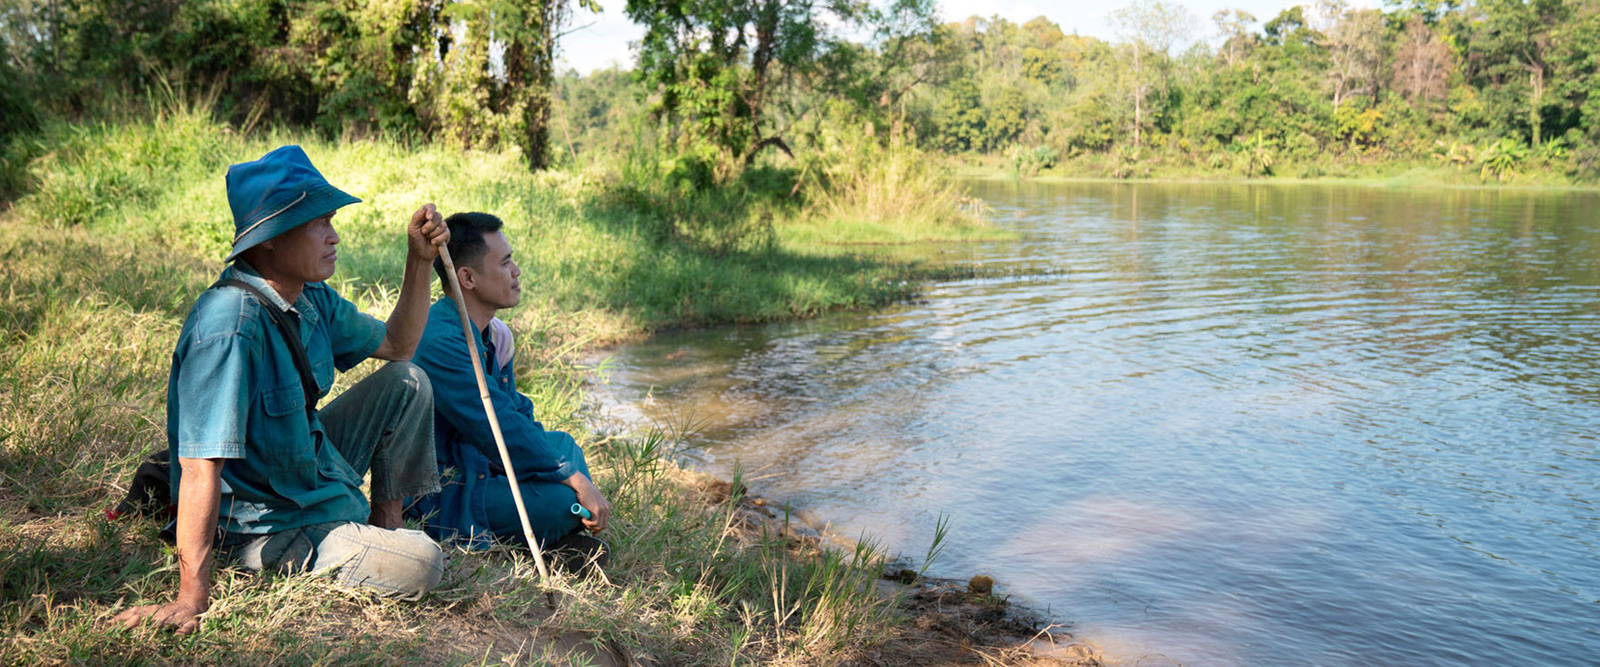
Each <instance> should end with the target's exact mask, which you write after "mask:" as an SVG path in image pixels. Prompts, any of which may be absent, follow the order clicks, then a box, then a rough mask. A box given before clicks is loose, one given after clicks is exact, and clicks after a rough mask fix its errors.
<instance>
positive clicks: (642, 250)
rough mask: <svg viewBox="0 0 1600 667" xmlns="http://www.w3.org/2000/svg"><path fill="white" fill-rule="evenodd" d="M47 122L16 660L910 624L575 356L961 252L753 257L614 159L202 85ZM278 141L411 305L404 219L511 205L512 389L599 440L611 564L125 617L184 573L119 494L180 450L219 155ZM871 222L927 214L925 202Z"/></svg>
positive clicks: (395, 652) (19, 274) (2, 274)
mask: <svg viewBox="0 0 1600 667" xmlns="http://www.w3.org/2000/svg"><path fill="white" fill-rule="evenodd" d="M29 140H30V141H32V142H33V143H32V145H31V147H30V154H32V155H36V156H38V157H37V159H35V160H34V161H33V162H32V163H31V165H30V167H29V176H28V181H29V185H30V188H31V191H30V194H28V195H26V196H24V197H22V198H21V199H19V200H17V201H16V202H14V206H13V208H12V209H11V210H10V211H9V212H7V213H5V214H4V215H3V216H0V506H3V507H5V508H6V512H5V514H4V515H3V518H0V664H53V663H77V662H88V663H115V664H148V663H204V664H219V663H220V664H230V663H251V664H254V663H264V662H272V663H275V664H330V663H339V664H346V663H354V664H386V665H390V664H394V663H396V662H400V663H415V664H440V663H443V664H469V663H470V664H478V663H484V662H487V663H498V662H534V663H541V662H576V663H582V662H584V661H586V660H588V659H590V658H593V657H594V656H597V655H600V654H603V653H613V654H614V653H617V652H619V651H626V652H629V653H631V654H632V655H633V656H634V657H635V658H638V659H640V660H643V661H646V662H649V661H654V662H656V663H660V664H741V663H751V662H760V663H770V662H786V663H800V664H833V663H837V662H840V661H847V660H852V659H859V658H861V657H862V656H863V655H865V652H867V651H871V650H874V647H877V646H881V645H882V644H883V643H884V642H886V641H890V640H891V638H893V637H894V636H896V635H895V633H896V630H895V625H894V623H893V620H894V619H895V617H896V614H897V612H896V610H895V609H896V607H895V603H894V602H893V600H889V599H885V598H884V597H882V596H880V595H879V594H877V593H876V592H875V587H874V585H873V582H874V581H875V580H876V578H877V575H878V572H879V568H880V567H881V561H882V554H880V553H878V552H877V551H876V550H874V549H872V548H871V546H870V544H864V545H863V546H861V547H860V548H858V549H857V550H856V551H854V552H848V553H841V552H834V551H825V550H819V549H817V548H815V547H814V546H810V545H808V544H806V543H803V542H797V541H794V540H790V539H787V538H782V537H779V536H777V535H776V534H775V533H772V532H770V531H768V532H763V531H760V530H753V529H750V528H748V527H745V528H741V527H740V526H743V525H744V524H745V522H744V520H743V519H741V518H740V516H741V515H740V513H739V509H738V508H739V504H738V499H737V498H731V499H730V498H726V497H715V496H714V494H710V495H708V493H707V492H706V491H705V490H704V489H705V488H706V486H707V481H706V480H704V479H702V478H700V477H698V476H697V475H695V474H693V473H691V472H688V471H685V470H684V469H682V468H680V467H678V466H677V465H676V464H675V463H674V461H675V460H677V456H678V455H679V454H680V453H681V451H680V448H682V447H684V446H686V445H685V443H683V442H681V441H679V440H676V439H669V438H667V437H665V436H663V435H661V434H648V435H640V436H629V435H606V434H596V433H594V432H592V431H591V430H590V428H589V425H588V424H587V423H586V422H585V419H584V412H583V409H582V406H583V400H584V396H583V385H582V382H583V377H584V373H585V372H586V369H584V368H581V367H578V366H575V365H574V363H573V361H572V359H574V358H575V357H574V355H573V354H572V353H573V352H575V351H577V350H579V349H582V348H584V347H587V346H591V345H594V344H596V343H601V342H608V341H616V340H621V339H625V338H628V337H631V336H638V335H643V334H648V333H649V332H651V331H653V330H656V329H659V328H662V327H671V326H692V325H702V324H710V323H720V322H745V321H761V320H770V319H776V318H786V317H800V316H807V315H811V314H815V313H818V312H821V311H825V310H829V309H835V308H854V307H870V306H874V305H879V304H883V303H887V302H890V301H893V300H897V299H903V298H906V297H907V296H909V295H910V294H912V292H913V290H914V289H915V286H916V284H917V282H918V280H919V279H920V278H923V277H927V276H930V275H942V273H941V272H944V271H946V269H940V268H938V267H923V266H920V265H917V264H914V263H910V262H906V261H898V260H893V259H885V258H883V257H864V256H858V255H856V254H851V253H841V252H837V251H833V250H829V249H826V248H822V247H821V246H817V247H804V246H800V245H796V244H798V243H799V241H796V240H793V239H784V238H778V239H777V240H776V242H769V243H765V244H762V246H761V247H758V248H750V249H743V250H741V249H737V248H730V247H726V246H724V247H717V246H716V245H715V244H709V245H708V244H706V243H703V242H701V241H698V240H696V239H694V238H686V237H685V236H684V235H682V234H670V233H669V234H663V233H662V230H663V229H669V228H672V226H673V225H676V224H678V223H679V222H681V220H674V219H664V218H662V217H661V216H659V215H655V214H654V213H652V211H650V210H649V209H642V208H640V207H637V206H628V205H626V197H623V198H619V197H617V196H615V193H616V192H618V191H619V189H623V188H624V187H625V186H628V185H629V184H628V183H625V182H624V183H619V182H618V179H619V178H622V177H621V176H619V173H621V172H620V171H608V170H607V169H606V168H604V167H591V168H589V169H587V170H584V171H573V172H555V173H544V174H537V175H535V174H529V173H527V172H526V171H524V170H523V169H522V168H521V166H520V165H519V164H518V163H517V161H516V159H515V157H514V156H511V155H504V154H485V153H475V152H465V151H458V150H451V149H446V148H441V147H420V148H407V147H405V146H402V145H400V144H397V143H392V142H384V141H373V142H358V143H330V142H325V141H322V140H318V139H315V138H311V137H304V136H298V135H291V134H281V133H279V134H269V135H267V136H260V137H242V136H239V135H237V134H235V133H233V132H231V131H230V130H228V129H227V128H226V127H224V126H220V125H218V124H215V123H213V122H212V121H210V120H209V118H207V116H206V114H205V113H204V112H203V111H202V110H197V109H192V108H183V107H175V108H169V109H166V110H162V111H158V112H157V113H153V114H152V115H151V118H149V119H147V120H139V119H128V120H123V121H121V122H103V123H86V124H68V123H61V122H56V123H49V124H47V125H46V127H45V128H44V129H43V131H42V132H41V133H40V134H39V135H38V136H35V137H32V138H30V139H29ZM283 143H299V144H301V145H303V146H304V147H305V148H306V150H307V152H308V153H309V154H310V155H311V157H312V159H313V160H314V161H315V162H316V163H317V164H318V166H319V167H320V168H321V169H322V170H323V171H324V173H325V174H326V175H327V176H328V177H329V179H330V180H331V181H332V182H333V183H335V184H338V185H340V186H341V187H343V188H345V189H346V190H348V191H350V192H352V193H353V194H355V195H357V196H358V197H361V198H362V199H364V200H365V203H363V204H360V205H357V206H354V207H351V208H349V209H347V210H346V211H343V212H341V213H340V215H339V216H338V217H336V218H335V224H336V227H337V229H338V230H339V232H340V234H341V235H342V239H343V240H342V252H341V260H340V269H339V273H338V274H337V275H336V276H335V279H334V280H333V281H332V282H333V283H334V284H335V285H336V286H337V287H338V288H339V289H340V290H341V291H342V292H343V293H344V294H346V295H347V296H350V297H351V298H352V299H353V300H355V301H356V303H357V304H358V305H359V306H360V307H362V308H363V309H364V310H366V311H368V312H371V313H373V314H377V315H380V316H382V315H385V314H387V312H388V309H389V308H390V306H391V304H392V303H393V301H394V297H395V292H394V290H395V283H396V281H397V280H398V276H399V272H400V271H399V267H400V262H401V259H402V254H401V253H402V252H403V241H402V239H401V229H402V226H403V225H404V222H405V221H406V219H407V218H408V217H409V214H410V212H411V211H412V210H414V209H415V208H416V207H417V206H419V205H421V204H422V203H424V202H428V201H432V202H435V203H437V204H438V205H439V206H440V208H441V209H442V210H443V211H445V212H447V213H448V212H454V211H459V210H485V211H490V212H494V213H496V214H498V215H500V216H501V217H502V218H504V219H505V220H506V221H507V223H508V235H509V236H510V237H511V238H512V241H513V245H514V247H516V248H517V250H518V252H519V256H520V259H521V262H522V265H523V269H524V275H523V285H524V303H525V305H523V306H521V307H519V308H518V309H516V310H515V311H513V312H512V314H511V317H510V319H511V322H512V326H513V327H515V328H516V329H518V331H519V333H520V335H519V337H518V342H519V351H518V352H519V354H518V359H519V360H520V363H521V368H519V372H520V373H521V374H522V375H523V376H524V377H525V378H528V381H525V382H523V383H521V384H522V386H523V387H524V388H525V390H526V391H527V392H528V393H529V395H530V397H531V398H532V399H533V400H534V402H535V404H536V405H537V406H538V410H539V414H540V416H541V418H542V419H543V420H544V421H545V422H546V423H547V424H549V425H551V426H552V427H553V428H561V429H565V430H568V431H570V432H572V433H574V435H575V436H577V437H578V438H579V441H580V442H581V443H583V444H584V446H585V450H586V452H587V453H588V457H589V460H590V462H591V466H592V468H593V469H594V470H595V473H596V481H597V483H598V484H599V485H600V486H601V488H602V489H604V490H605V492H606V493H607V495H608V497H610V498H611V499H612V501H613V503H614V505H615V510H616V511H615V515H614V516H615V518H614V519H613V522H612V528H611V529H609V530H608V531H607V537H608V539H610V540H611V542H612V544H613V546H614V548H615V557H614V558H613V560H612V564H611V566H610V568H609V569H608V571H607V573H608V576H609V579H608V580H602V579H599V578H574V577H568V576H564V575H563V576H560V577H558V578H557V579H556V580H555V581H554V582H553V583H552V587H553V588H554V589H555V590H558V591H560V593H561V596H560V597H561V602H560V604H559V605H558V608H557V609H555V610H553V611H552V610H550V609H548V608H546V606H545V604H544V600H545V596H544V594H543V591H542V590H541V589H540V588H539V587H538V586H537V585H536V580H537V577H536V575H535V574H534V573H533V569H532V565H531V562H530V561H529V559H528V557H527V555H526V554H525V553H523V552H522V551H520V550H516V549H508V548H502V549H495V550H491V551H489V552H486V553H485V552H480V553H464V552H457V553H453V554H452V558H451V561H450V564H449V567H448V570H447V573H446V579H445V582H444V583H443V584H442V586H441V588H440V589H439V590H438V591H437V592H436V593H434V594H431V595H430V596H428V597H427V598H426V599H425V600H423V601H422V602H420V603H416V604H411V603H401V602H395V601H391V600H384V599H379V598H375V597H373V596H371V595H369V594H366V593H362V592H359V591H347V590H342V589H339V588H338V587H336V586H334V585H332V584H331V583H329V582H327V581H325V580H323V579H320V578H317V577H292V578H276V577H272V576H260V577H257V576H249V575H246V574H244V573H241V572H238V571H234V570H229V569H223V570H221V571H220V572H219V573H218V574H217V575H216V576H215V585H214V588H213V595H214V600H213V606H212V610H211V611H210V612H209V613H208V614H207V618H206V621H205V623H204V626H203V628H202V630H201V631H200V632H198V633H196V634H195V635H192V636H189V637H177V636H173V635H170V634H166V633H163V632H158V631H152V630H148V629H141V630H135V631H129V630H124V629H120V628H114V627H111V626H109V625H107V621H108V619H109V618H110V617H111V616H113V615H114V614H115V613H116V612H117V611H119V610H121V609H124V608H126V607H127V606H130V605H133V604H138V603H150V602H154V601H165V600H167V599H170V596H171V595H172V594H173V592H174V591H175V590H176V587H177V573H176V568H175V566H174V562H173V557H172V553H171V551H170V550H169V549H167V548H166V547H164V546H163V545H161V544H160V543H159V542H158V541H157V540H156V538H155V531H156V528H157V526H156V522H155V521H154V520H150V519H132V520H122V521H116V522H107V521H106V520H105V519H103V518H102V516H101V513H102V512H103V510H104V509H105V508H106V507H107V506H109V505H110V504H112V503H114V502H115V500H117V499H118V498H119V497H120V496H121V494H122V492H123V490H124V489H123V487H122V485H123V484H125V483H126V482H127V480H128V479H129V478H130V477H131V473H132V470H133V468H134V467H135V465H136V464H137V463H138V461H139V460H140V459H142V458H143V457H144V456H145V455H146V454H148V453H149V452H151V451H154V450H156V449H160V448H162V447H164V446H165V425H164V419H165V415H164V413H165V405H164V404H165V397H166V395H165V384H166V379H167V373H168V363H169V357H170V354H171V350H172V348H173V344H174V343H175V341H176V337H177V334H178V330H179V328H180V326H181V324H182V320H183V317H184V316H185V315H186V313H187V311H188V308H189V307H190V306H191V304H192V303H193V301H194V299H195V297H196V296H197V295H198V294H199V293H200V291H201V290H203V289H204V288H205V286H206V285H208V284H209V283H210V282H211V281H213V280H214V279H215V277H216V275H217V273H218V272H219V271H220V269H221V268H222V267H221V263H220V258H221V257H223V256H224V254H225V249H226V244H227V241H228V239H229V238H230V236H231V232H232V227H231V224H230V223H229V222H228V221H229V220H230V217H229V215H228V211H227V205H226V200H225V196H224V193H223V177H222V175H223V172H224V170H225V168H226V165H228V164H230V163H232V162H237V161H242V160H246V159H252V158H254V157H257V156H259V155H260V154H261V153H264V152H265V151H266V150H268V149H269V148H271V147H273V146H276V145H279V144H283ZM641 189H644V190H648V188H641ZM619 201H622V203H620V204H619ZM746 212H749V211H746ZM759 213H760V211H755V214H759ZM791 213H792V214H793V215H794V216H795V217H793V218H792V219H787V220H784V221H783V223H784V224H789V223H795V224H797V225H802V226H804V225H809V228H810V229H812V231H811V232H809V234H810V236H809V237H806V241H807V242H808V243H814V244H830V245H831V244H837V243H841V242H853V240H859V239H861V238H866V237H869V236H871V235H872V234H873V233H876V232H872V231H870V230H869V228H867V227H861V226H854V225H853V226H841V227H839V228H838V229H836V230H835V231H834V232H833V234H832V235H831V236H830V235H829V232H827V231H826V229H825V225H820V224H818V223H817V222H816V220H815V218H807V217H806V216H807V215H811V214H809V213H806V212H803V211H802V212H793V211H791ZM699 214H700V215H703V214H705V212H704V211H702V212H701V213H699ZM795 221H800V222H795ZM880 224H889V225H892V226H893V227H894V228H896V229H899V230H900V231H897V232H895V233H896V234H902V235H901V236H900V237H899V238H919V237H922V238H926V237H928V236H929V235H925V234H919V233H917V232H916V224H915V223H908V222H907V221H905V220H896V221H891V222H889V223H880ZM928 224H929V226H935V225H937V226H938V227H939V228H940V229H941V230H942V231H941V233H942V234H951V233H955V234H964V233H966V232H963V231H961V230H962V229H963V228H964V226H963V225H960V224H956V225H952V224H950V223H949V222H948V221H938V222H930V223H928ZM796 228H800V227H796ZM840 230H843V231H840ZM863 230H868V231H863ZM984 233H987V232H984ZM980 235H981V234H980ZM375 363H376V362H367V364H365V365H364V366H363V367H361V368H358V369H357V370H356V371H355V372H353V373H350V374H347V375H346V376H344V377H343V378H341V381H340V383H339V384H338V385H336V389H335V391H340V390H342V389H343V388H345V387H348V386H349V384H350V383H351V382H353V381H354V380H355V379H358V378H359V377H360V376H362V375H363V374H364V373H366V372H369V371H370V370H371V369H372V368H373V367H375ZM736 486H737V485H736ZM584 656H589V657H588V658H586V657H584Z"/></svg>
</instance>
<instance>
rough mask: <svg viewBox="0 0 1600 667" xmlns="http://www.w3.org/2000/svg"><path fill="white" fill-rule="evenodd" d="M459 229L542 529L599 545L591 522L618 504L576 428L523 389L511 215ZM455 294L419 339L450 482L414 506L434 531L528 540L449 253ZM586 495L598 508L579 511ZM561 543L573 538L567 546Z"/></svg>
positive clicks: (470, 299) (463, 259)
mask: <svg viewBox="0 0 1600 667" xmlns="http://www.w3.org/2000/svg"><path fill="white" fill-rule="evenodd" d="M445 224H446V225H448V226H449V228H450V246H449V247H450V256H451V257H452V258H453V259H454V261H455V266H456V278H457V279H458V280H459V281H460V284H461V296H462V302H463V303H465V304H466V309H467V315H468V317H469V318H470V319H471V320H472V330H473V331H474V332H477V340H476V341H475V347H476V349H474V350H473V353H474V354H477V355H478V358H479V360H480V361H481V362H482V364H483V368H484V372H485V374H486V377H485V379H486V380H487V382H488V387H489V396H490V398H491V400H492V402H493V404H494V408H495V417H496V418H497V419H499V421H500V430H501V433H502V435H503V436H504V438H505V444H506V449H507V451H508V452H510V454H511V465H512V468H514V469H515V471H516V475H517V478H518V482H519V488H520V489H521V491H522V500H523V503H524V504H525V505H526V507H527V510H528V520H529V523H530V524H531V525H532V526H533V532H534V538H535V539H537V540H539V542H540V543H541V544H543V545H546V546H548V545H550V544H551V542H553V541H556V540H561V539H562V538H567V537H569V536H571V539H568V540H566V543H568V544H570V543H574V542H577V543H580V544H571V546H573V547H574V549H575V550H579V551H589V550H594V549H596V548H597V547H599V545H598V543H597V542H596V541H594V540H593V538H587V539H584V538H579V537H578V536H579V535H581V533H579V531H580V530H581V529H588V530H590V531H594V532H598V531H600V530H602V529H604V528H605V527H606V521H607V519H608V518H609V516H610V514H611V503H610V502H609V501H607V500H606V497H605V495H604V494H602V493H601V492H600V490H599V489H598V488H595V485H594V482H593V481H592V480H591V479H590V477H589V466H588V463H587V462H585V461H584V458H583V450H582V449H579V448H578V445H577V443H576V442H574V441H573V439H572V436H570V435H567V434H566V433H562V432H560V431H546V430H545V429H544V426H542V425H541V424H540V423H539V422H538V420H536V419H534V417H533V402H532V401H530V400H528V397H526V396H523V395H522V394H521V393H520V392H518V391H517V380H516V376H515V374H514V370H513V365H514V364H513V363H512V342H511V329H510V328H509V327H507V326H506V324H505V323H504V322H502V321H500V320H499V319H498V318H496V317H495V313H497V312H498V311H500V310H501V309H503V308H511V307H513V306H515V305H517V302H518V301H520V300H521V298H522V288H521V286H520V285H519V284H518V283H517V278H518V276H520V275H521V274H522V271H521V270H520V269H518V268H517V263H516V261H514V260H512V258H511V244H510V243H509V242H508V241H507V240H506V237H505V234H503V233H501V232H500V227H501V224H502V223H501V221H500V219H499V218H496V217H495V216H492V215H489V214H487V213H457V214H455V215H452V216H450V217H449V218H447V219H446V220H445ZM434 269H435V270H436V271H438V273H439V280H440V281H441V282H443V284H444V288H445V290H444V291H445V296H444V297H442V298H440V299H439V300H438V301H437V302H435V303H434V304H433V308H432V309H431V310H430V311H429V312H428V327H427V330H426V331H424V332H423V334H422V343H421V344H420V345H418V346H417V358H416V362H417V365H418V366H421V367H422V368H423V370H426V371H427V372H428V377H429V379H431V380H432V381H433V388H434V389H433V390H434V396H435V399H434V403H433V405H434V411H435V413H436V416H435V419H434V425H435V428H436V429H437V431H436V435H435V438H434V439H435V441H436V442H437V444H438V450H439V470H440V475H441V477H442V478H443V482H442V483H443V487H444V488H443V490H442V491H441V492H440V493H439V494H437V495H434V496H430V497H426V498H422V499H420V500H419V501H418V502H417V503H416V504H415V505H414V507H413V510H412V511H413V512H415V513H417V514H420V515H422V516H426V517H427V528H428V532H429V534H431V535H433V536H434V537H436V538H439V539H441V540H444V539H451V538H457V537H459V538H462V539H465V540H468V541H469V543H471V544H474V545H476V546H483V545H485V544H486V543H487V542H488V541H489V540H490V538H492V537H495V536H498V537H504V538H508V539H512V540H515V541H517V542H523V541H524V537H523V533H522V522H521V519H520V518H519V517H518V515H517V509H516V504H515V502H514V501H513V499H512V496H511V483H510V479H509V478H508V477H507V476H506V472H505V470H504V469H503V468H502V466H501V464H500V460H501V459H500V452H499V448H498V447H496V446H495V441H494V434H493V432H492V431H491V430H490V428H489V419H488V416H487V414H486V413H485V412H484V405H483V398H482V395H481V394H480V393H479V391H478V382H477V378H476V377H475V375H474V373H473V370H472V359H471V357H468V356H467V354H468V352H467V340H466V338H465V336H464V335H463V333H462V326H461V316H460V315H459V309H458V308H457V306H456V303H455V301H454V300H452V299H451V298H450V296H449V295H450V293H451V292H450V284H449V281H448V279H447V277H446V276H447V274H446V273H445V268H444V262H443V261H442V260H435V261H434ZM574 502H576V503H578V504H580V505H582V506H583V507H584V508H586V509H587V510H588V511H589V513H590V514H591V516H590V517H589V518H583V517H581V516H579V515H576V514H574V513H573V512H572V509H573V503H574ZM558 546H565V544H563V545H558Z"/></svg>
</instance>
